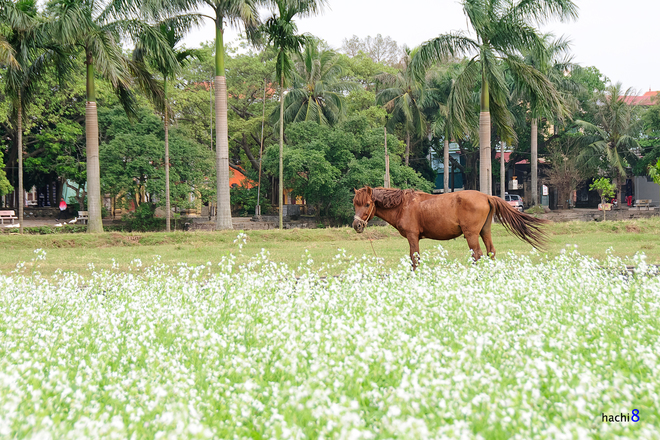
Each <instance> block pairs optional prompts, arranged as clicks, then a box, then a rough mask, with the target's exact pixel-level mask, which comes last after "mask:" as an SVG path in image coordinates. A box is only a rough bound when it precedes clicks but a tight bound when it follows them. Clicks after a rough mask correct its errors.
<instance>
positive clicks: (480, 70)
mask: <svg viewBox="0 0 660 440" xmlns="http://www.w3.org/2000/svg"><path fill="white" fill-rule="evenodd" d="M462 4H463V11H464V13H465V15H466V17H467V19H468V21H469V23H470V25H471V27H472V32H473V33H474V34H475V35H476V38H474V39H473V38H469V37H467V36H465V35H464V34H463V33H462V32H452V33H449V34H444V35H440V36H439V37H437V38H435V39H433V40H430V41H427V42H426V43H424V44H422V46H421V47H420V48H419V50H418V51H417V52H416V54H415V57H414V58H413V60H412V63H411V65H412V68H413V71H414V72H416V74H417V76H418V77H421V75H422V74H423V72H424V71H425V70H426V68H428V67H429V66H430V65H432V64H434V63H436V62H440V61H443V60H447V59H449V58H450V57H456V56H465V55H467V54H470V53H475V52H476V55H474V56H473V57H472V58H470V60H469V62H468V65H467V66H466V68H465V70H464V71H463V73H462V75H461V77H459V78H458V79H457V81H456V87H457V88H458V90H460V91H461V93H464V94H468V93H470V92H471V87H472V85H473V84H474V83H475V82H476V81H478V79H479V77H480V78H481V99H480V109H481V113H480V115H479V146H480V164H479V168H480V169H479V189H480V191H482V192H484V193H487V194H490V193H491V179H490V175H491V167H490V141H491V140H490V133H491V121H490V119H491V112H493V116H495V118H496V119H500V121H505V120H506V119H510V115H509V112H508V110H507V108H506V99H507V96H508V90H507V86H506V82H505V78H504V73H503V69H502V68H503V66H502V63H501V62H500V61H503V62H504V64H506V65H507V66H508V67H509V69H510V70H511V72H512V74H514V75H516V76H517V77H519V78H520V80H521V81H525V82H526V83H528V84H529V87H530V88H534V89H536V90H537V91H538V92H539V95H540V96H548V97H549V96H551V95H552V93H551V92H552V90H551V89H552V84H550V82H549V81H548V80H547V79H546V78H545V77H544V76H543V75H542V74H540V73H539V72H538V71H537V70H536V69H534V68H532V67H531V66H528V65H526V64H525V63H524V62H523V61H522V60H521V59H520V57H519V56H518V54H519V52H520V51H521V50H523V49H528V50H529V49H532V50H533V49H534V48H539V47H541V46H542V43H543V40H542V38H541V36H540V35H539V33H538V31H537V30H536V29H535V28H534V27H533V24H539V23H542V22H544V21H546V20H547V19H549V18H550V17H552V16H558V17H559V18H560V19H567V18H572V17H575V16H576V15H577V6H576V5H575V4H574V3H573V2H572V1H571V0H536V1H530V0H514V1H507V0H463V2H462ZM509 122H510V121H509ZM503 125H504V126H506V125H507V124H506V123H504V124H503ZM503 128H506V127H503ZM507 135H508V136H514V135H515V134H514V133H513V132H512V130H511V129H510V128H509V129H507Z"/></svg>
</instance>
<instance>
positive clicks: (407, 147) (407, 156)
mask: <svg viewBox="0 0 660 440" xmlns="http://www.w3.org/2000/svg"><path fill="white" fill-rule="evenodd" d="M409 163H410V132H407V133H406V166H408V164H409Z"/></svg>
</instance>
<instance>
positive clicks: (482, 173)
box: [479, 112, 491, 195]
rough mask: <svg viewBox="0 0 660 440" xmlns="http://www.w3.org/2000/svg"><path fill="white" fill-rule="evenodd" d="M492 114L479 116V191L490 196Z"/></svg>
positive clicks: (487, 113) (482, 113)
mask: <svg viewBox="0 0 660 440" xmlns="http://www.w3.org/2000/svg"><path fill="white" fill-rule="evenodd" d="M490 171H491V169H490V112H481V113H480V114H479V191H481V192H482V193H484V194H488V195H490V191H489V189H490V185H489V180H490Z"/></svg>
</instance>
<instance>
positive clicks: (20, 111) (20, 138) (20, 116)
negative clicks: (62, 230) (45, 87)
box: [16, 90, 25, 234]
mask: <svg viewBox="0 0 660 440" xmlns="http://www.w3.org/2000/svg"><path fill="white" fill-rule="evenodd" d="M22 98H23V97H22V95H21V91H20V90H19V91H18V109H17V110H18V118H17V123H16V129H17V130H18V136H17V138H18V233H19V234H22V233H23V204H24V202H23V197H24V195H23V193H24V192H25V191H23V101H22Z"/></svg>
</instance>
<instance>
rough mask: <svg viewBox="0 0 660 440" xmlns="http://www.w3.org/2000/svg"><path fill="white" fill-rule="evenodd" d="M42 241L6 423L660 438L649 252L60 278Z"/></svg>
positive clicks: (9, 356) (17, 300) (26, 278)
mask: <svg viewBox="0 0 660 440" xmlns="http://www.w3.org/2000/svg"><path fill="white" fill-rule="evenodd" d="M236 252H241V251H240V250H239V249H237V250H236ZM43 258H47V256H46V255H45V253H44V252H42V251H40V252H37V255H36V258H35V260H34V261H33V262H28V263H26V264H25V265H19V266H18V267H17V269H16V271H14V273H11V274H3V275H0V438H39V439H82V438H90V439H96V438H156V439H158V438H171V439H186V438H199V439H204V438H231V439H234V438H295V439H303V438H305V439H316V438H325V439H330V438H341V439H360V438H363V439H376V438H383V439H385V438H399V439H404V438H407V439H423V438H461V439H470V438H483V439H507V438H517V439H536V438H539V439H541V438H555V439H559V438H630V439H645V438H646V439H653V438H655V439H657V438H660V415H659V410H658V408H660V359H659V358H658V356H660V277H659V276H658V274H657V269H656V268H654V267H649V266H647V265H646V264H645V262H644V258H643V256H641V257H637V258H636V259H635V260H634V264H635V265H636V268H635V271H634V273H631V272H629V271H627V270H626V268H625V265H624V264H623V262H622V261H621V260H618V259H615V258H609V259H608V260H607V261H595V260H592V259H590V258H588V257H584V256H581V255H579V254H578V253H577V251H575V250H574V249H572V247H571V248H570V249H568V250H567V251H566V252H564V253H563V254H562V255H560V256H559V257H557V258H552V259H548V258H545V259H543V258H540V257H538V256H532V257H529V256H516V255H501V256H499V257H498V259H497V260H496V261H490V260H487V259H483V260H482V261H480V262H479V263H478V264H468V263H467V259H466V261H454V260H448V259H446V256H445V253H444V252H443V250H442V248H441V247H439V248H438V249H437V250H435V251H434V252H430V253H427V254H425V255H423V260H422V265H421V266H420V268H419V270H418V271H417V272H416V273H413V272H411V271H410V267H409V264H408V262H407V259H405V258H404V259H402V262H401V265H400V267H399V268H398V269H397V270H393V271H387V272H385V271H384V270H383V269H382V268H381V266H382V264H381V262H379V261H378V260H377V259H369V258H366V257H362V258H354V257H350V256H347V255H345V253H344V252H342V251H339V252H338V253H337V256H336V258H335V262H334V263H333V266H332V267H330V268H325V269H324V270H323V271H320V272H319V271H314V270H312V269H311V268H310V263H311V262H309V261H304V260H305V259H303V263H302V264H301V265H300V266H298V267H287V266H284V265H277V264H275V263H273V262H271V261H269V257H268V255H267V254H266V253H265V252H263V253H262V254H261V255H257V256H255V257H254V258H253V259H252V260H251V261H250V263H248V264H247V265H244V266H242V267H237V265H236V264H235V258H234V257H233V256H229V257H227V258H225V259H224V260H223V261H221V262H220V263H219V264H217V263H215V264H212V263H208V264H207V265H205V266H199V267H191V266H188V265H186V264H180V265H179V266H177V267H167V266H165V265H162V264H160V263H159V262H158V260H157V259H156V260H155V261H154V262H153V263H151V262H150V263H149V264H146V263H142V262H140V261H134V262H133V264H132V266H131V270H130V271H128V272H126V271H119V270H113V271H101V272H99V271H94V270H93V268H90V271H89V273H88V274H75V273H67V272H59V273H57V274H56V275H54V276H52V277H51V276H49V277H43V276H41V275H39V273H38V264H39V261H40V259H43ZM539 261H540V262H539ZM328 272H330V273H339V275H338V276H334V277H327V278H325V277H322V276H321V273H328ZM633 409H638V410H639V416H640V421H639V422H637V423H634V422H625V423H604V422H602V420H601V414H602V413H605V414H620V413H624V414H630V413H631V411H632V410H633Z"/></svg>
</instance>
